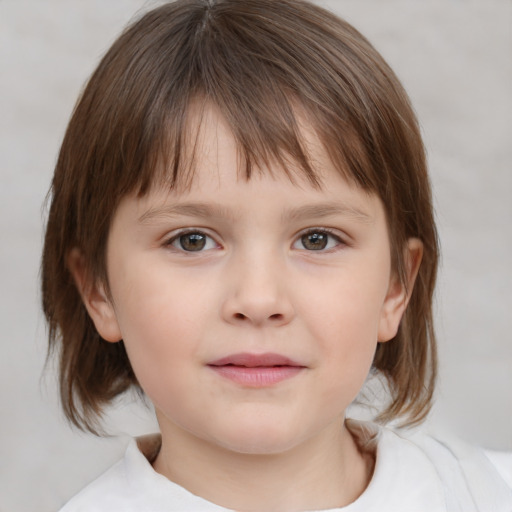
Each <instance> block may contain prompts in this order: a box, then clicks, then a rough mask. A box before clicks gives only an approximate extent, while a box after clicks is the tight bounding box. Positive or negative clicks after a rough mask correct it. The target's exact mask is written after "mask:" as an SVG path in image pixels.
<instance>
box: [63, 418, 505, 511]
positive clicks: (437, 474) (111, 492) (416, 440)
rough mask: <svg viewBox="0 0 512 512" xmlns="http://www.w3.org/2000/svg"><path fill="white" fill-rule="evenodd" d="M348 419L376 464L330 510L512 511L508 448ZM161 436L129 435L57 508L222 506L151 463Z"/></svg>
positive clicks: (214, 508)
mask: <svg viewBox="0 0 512 512" xmlns="http://www.w3.org/2000/svg"><path fill="white" fill-rule="evenodd" d="M349 425H350V430H351V431H352V433H353V434H354V436H355V438H356V440H357V441H358V443H360V444H361V445H364V446H365V447H366V448H365V449H370V450H375V456H376V462H375V470H374V474H373V477H372V479H371V481H370V484H369V485H368V487H367V488H366V490H365V491H364V492H363V494H362V495H361V496H360V497H359V498H358V499H357V500H356V501H355V502H354V503H352V504H350V505H348V506H346V507H343V508H339V509H335V510H337V511H343V512H372V511H375V512H512V453H497V452H494V453H491V452H484V451H482V450H479V449H476V448H472V447H470V446H468V445H466V444H464V443H462V442H460V441H458V440H449V441H445V440H442V439H439V438H434V437H430V436H425V435H419V434H417V435H413V436H411V437H406V436H403V435H402V434H400V433H397V432H394V431H392V430H390V429H388V428H382V427H377V426H375V425H373V424H366V423H356V422H350V424H349ZM159 442H160V441H159V436H151V437H146V438H143V439H140V440H139V441H138V442H136V441H135V440H132V441H131V443H130V444H129V446H128V448H127V450H126V453H125V456H124V458H123V459H122V460H120V461H119V462H118V463H116V464H115V465H114V466H112V467H111V468H110V469H109V470H108V471H107V472H106V473H104V474H103V475H102V476H100V477H99V478H98V479H97V480H95V481H94V482H92V483H91V484H90V485H89V486H88V487H86V488H85V489H84V490H83V491H81V492H80V493H79V494H77V495H76V496H75V497H74V498H73V499H71V501H69V502H68V503H67V504H66V505H65V506H64V508H62V509H61V512H177V511H197V512H210V511H212V512H213V511H226V510H227V509H225V508H223V507H220V506H218V505H215V504H213V503H211V502H209V501H206V500H204V499H203V498H200V497H198V496H195V495H194V494H192V493H190V492H189V491H187V490H186V489H184V488H183V487H181V486H179V485H177V484H175V483H174V482H171V481H170V480H168V479H167V478H165V477H164V476H162V475H160V474H159V473H157V472H156V471H154V470H153V468H152V466H151V464H150V462H149V461H151V460H153V459H154V457H155V456H156V453H158V449H159ZM141 450H142V451H141ZM333 510H334V509H333Z"/></svg>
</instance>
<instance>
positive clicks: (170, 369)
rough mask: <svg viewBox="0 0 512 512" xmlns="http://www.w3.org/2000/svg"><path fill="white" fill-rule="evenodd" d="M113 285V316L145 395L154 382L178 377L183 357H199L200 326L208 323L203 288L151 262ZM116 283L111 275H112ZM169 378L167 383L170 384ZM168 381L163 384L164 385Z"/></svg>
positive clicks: (153, 385) (185, 358)
mask: <svg viewBox="0 0 512 512" xmlns="http://www.w3.org/2000/svg"><path fill="white" fill-rule="evenodd" d="M130 276H133V277H130V278H124V279H122V280H121V279H120V280H118V281H117V282H118V283H122V284H121V286H120V287H119V288H117V289H115V287H114V286H113V287H112V293H113V295H114V298H116V297H118V298H119V300H117V301H116V315H117V319H118V323H119V325H120V328H121V332H122V335H123V340H124V343H125V346H126V350H127V353H128V357H129V359H130V362H131V364H132V367H133V370H134V372H135V374H136V376H137V378H138V380H139V382H140V384H141V386H142V387H143V389H144V390H145V391H146V393H147V394H148V395H150V396H151V395H152V394H153V391H154V388H156V386H157V383H158V382H162V383H165V382H166V381H169V382H170V381H171V380H172V379H174V378H180V372H181V371H183V367H184V365H183V364H182V363H183V361H184V360H190V359H193V358H197V357H198V346H199V343H200V340H201V338H202V328H203V326H204V325H205V324H206V325H207V324H208V321H207V316H208V314H209V312H208V310H207V308H206V306H205V305H206V304H208V303H211V298H210V297H209V296H208V295H207V293H206V290H202V293H198V291H197V290H195V289H194V287H191V286H187V284H189V283H187V281H186V280H183V279H182V280H180V279H179V277H178V276H173V275H170V274H168V275H166V272H165V271H163V272H162V271H159V269H158V267H155V266H153V267H152V268H150V269H148V268H145V269H140V270H136V271H132V272H130ZM113 281H114V283H115V280H113ZM169 382H168V383H169ZM165 387H166V386H165V385H164V388H165Z"/></svg>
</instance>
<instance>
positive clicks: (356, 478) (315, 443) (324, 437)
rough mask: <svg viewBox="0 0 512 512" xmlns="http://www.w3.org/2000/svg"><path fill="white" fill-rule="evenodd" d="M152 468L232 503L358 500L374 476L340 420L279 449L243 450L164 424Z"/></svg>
mask: <svg viewBox="0 0 512 512" xmlns="http://www.w3.org/2000/svg"><path fill="white" fill-rule="evenodd" d="M154 469H155V470H156V471H157V472H159V473H161V474H163V475H164V476H166V477H167V478H169V479H170V480H172V481H174V482H176V483H177V484H179V485H181V486H183V487H185V488H186V489H188V490H189V491H190V492H192V493H193V494H196V495H198V496H201V497H203V498H205V499H206V500H208V501H211V502H213V503H216V504H218V505H221V506H224V507H226V508H230V509H236V510H244V511H260V510H284V509H286V510H297V511H299V510H311V509H316V510H320V509H328V508H338V507H343V506H345V505H348V504H350V503H352V502H353V501H355V500H356V499H357V498H358V497H359V496H360V495H361V494H362V492H363V491H364V489H365V488H366V486H367V485H368V483H369V480H370V478H371V473H372V471H373V461H372V460H371V458H369V457H367V456H364V455H362V454H361V452H360V451H359V449H358V447H357V445H356V443H355V441H354V439H353V437H352V435H351V434H350V432H349V431H348V430H347V428H346V427H345V425H344V424H343V420H340V421H337V422H335V423H333V424H332V425H330V426H329V427H327V428H326V429H325V432H322V433H321V434H319V435H317V436H315V438H312V439H308V440H306V441H305V442H303V443H301V444H300V445H299V446H295V447H293V448H291V449H289V450H286V451H285V452H282V453H277V454H265V455H260V454H244V453H239V452H235V451H232V450H228V449H225V448H223V447H219V446H218V445H215V444H212V443H209V442H207V441H205V440H202V439H198V438H196V437H195V436H193V435H191V434H190V433H188V432H186V431H183V430H180V429H179V428H178V429H177V428H163V429H162V447H161V450H160V453H159V455H158V457H157V459H156V460H155V462H154Z"/></svg>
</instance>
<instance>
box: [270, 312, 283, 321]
mask: <svg viewBox="0 0 512 512" xmlns="http://www.w3.org/2000/svg"><path fill="white" fill-rule="evenodd" d="M269 319H270V320H282V319H283V315H282V314H281V313H275V314H273V315H270V316H269Z"/></svg>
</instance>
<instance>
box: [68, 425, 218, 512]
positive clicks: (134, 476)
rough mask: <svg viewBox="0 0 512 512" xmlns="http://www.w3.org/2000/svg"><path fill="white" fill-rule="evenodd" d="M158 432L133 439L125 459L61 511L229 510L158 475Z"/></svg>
mask: <svg viewBox="0 0 512 512" xmlns="http://www.w3.org/2000/svg"><path fill="white" fill-rule="evenodd" d="M160 444H161V440H160V437H159V436H157V435H153V436H144V437H142V438H138V439H137V440H135V439H133V440H131V441H130V443H129V445H128V447H127V449H126V453H125V455H124V457H123V459H122V460H120V461H119V462H117V463H116V464H114V466H112V467H111V468H110V469H109V470H107V471H106V472H105V473H104V474H103V475H101V476H100V477H99V478H97V479H96V480H94V481H93V482H92V483H91V484H89V485H88V486H87V487H85V489H83V490H82V491H81V492H79V493H78V494H77V495H76V496H75V497H73V498H72V499H71V500H70V501H69V502H68V503H66V505H64V507H63V508H62V509H61V510H60V512H140V511H144V512H177V511H182V510H195V511H198V512H199V511H201V512H214V511H215V512H217V511H221V510H222V511H223V510H225V509H223V508H221V507H218V506H217V505H214V504H213V503H210V502H208V501H206V500H203V499H202V498H200V497H198V496H195V495H193V494H192V493H190V492H189V491H187V490H186V489H184V488H183V487H181V486H179V485H177V484H175V483H174V482H171V481H170V480H168V479H167V478H165V477H163V476H162V475H160V474H158V473H157V472H156V471H155V470H154V469H153V467H152V465H151V462H152V461H153V460H154V458H155V457H156V454H157V453H158V451H159V449H160Z"/></svg>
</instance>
